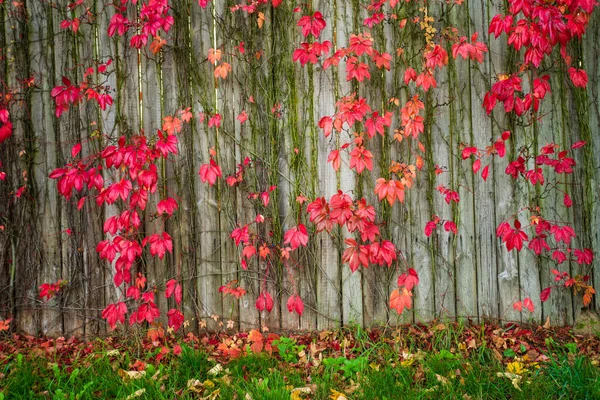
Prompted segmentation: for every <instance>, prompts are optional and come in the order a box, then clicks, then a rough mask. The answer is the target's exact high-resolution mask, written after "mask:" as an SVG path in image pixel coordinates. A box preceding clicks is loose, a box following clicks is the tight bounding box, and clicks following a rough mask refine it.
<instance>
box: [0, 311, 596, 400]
mask: <svg viewBox="0 0 600 400" xmlns="http://www.w3.org/2000/svg"><path fill="white" fill-rule="evenodd" d="M3 335H4V336H3V337H2V338H1V339H0V399H13V398H14V399H25V398H30V399H63V398H64V399H98V398H119V399H134V398H140V399H142V398H146V399H172V398H189V399H193V398H201V399H336V400H343V399H396V398H403V399H405V398H463V399H476V398H477V399H478V398H498V399H500V398H502V399H504V398H523V399H532V398H536V399H542V398H572V399H576V398H582V399H583V398H600V368H599V365H600V339H599V337H598V336H596V335H576V334H574V333H573V330H572V329H571V328H570V327H561V328H553V327H547V328H545V327H542V326H536V327H534V326H519V325H514V324H513V325H506V326H499V325H491V324H487V325H463V324H457V323H452V324H448V323H432V324H430V325H407V326H401V327H394V328H391V327H389V328H377V329H375V328H373V329H362V328H359V327H348V328H342V329H339V330H331V331H320V332H312V333H303V334H291V333H285V334H284V333H279V334H278V333H274V332H259V331H257V330H252V331H250V332H239V333H225V332H224V333H208V332H204V333H201V334H200V335H198V336H196V335H194V334H193V333H191V332H189V333H182V332H179V333H175V332H172V331H165V330H163V329H162V328H151V329H148V330H147V331H146V332H145V333H144V335H141V336H140V335H139V334H138V336H137V337H132V336H128V337H107V338H102V339H100V338H98V339H95V340H91V341H80V340H78V339H76V338H69V339H66V338H58V339H48V338H38V337H32V336H26V335H19V334H12V335H9V334H7V333H4V334H3Z"/></svg>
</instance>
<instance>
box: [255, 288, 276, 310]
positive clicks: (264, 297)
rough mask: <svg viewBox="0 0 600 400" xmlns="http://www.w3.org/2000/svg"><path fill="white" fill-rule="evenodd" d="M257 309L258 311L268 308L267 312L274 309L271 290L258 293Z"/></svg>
mask: <svg viewBox="0 0 600 400" xmlns="http://www.w3.org/2000/svg"><path fill="white" fill-rule="evenodd" d="M256 309H257V310H258V311H264V310H267V312H271V310H273V298H272V297H271V294H270V293H269V292H263V293H261V294H259V295H258V298H257V299H256Z"/></svg>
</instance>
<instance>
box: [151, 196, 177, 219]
mask: <svg viewBox="0 0 600 400" xmlns="http://www.w3.org/2000/svg"><path fill="white" fill-rule="evenodd" d="M177 207H178V206H177V201H175V199H174V198H172V197H169V198H167V199H165V200H161V201H159V202H158V204H157V205H156V212H157V213H158V215H162V214H164V213H166V214H168V215H169V216H170V215H173V212H174V211H175V210H177Z"/></svg>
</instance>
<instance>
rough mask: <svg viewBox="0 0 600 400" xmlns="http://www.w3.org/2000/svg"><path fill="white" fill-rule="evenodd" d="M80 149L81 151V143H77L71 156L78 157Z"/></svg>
mask: <svg viewBox="0 0 600 400" xmlns="http://www.w3.org/2000/svg"><path fill="white" fill-rule="evenodd" d="M80 151H81V143H77V144H76V145H75V146H73V148H72V149H71V157H73V158H75V157H77V155H78V154H79V152H80Z"/></svg>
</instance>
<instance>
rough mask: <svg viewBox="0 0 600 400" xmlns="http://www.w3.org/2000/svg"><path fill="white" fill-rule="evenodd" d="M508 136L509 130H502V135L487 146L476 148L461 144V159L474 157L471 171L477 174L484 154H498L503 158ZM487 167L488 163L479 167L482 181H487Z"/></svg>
mask: <svg viewBox="0 0 600 400" xmlns="http://www.w3.org/2000/svg"><path fill="white" fill-rule="evenodd" d="M509 138H510V131H504V132H502V135H501V136H500V137H499V138H498V139H496V141H495V142H494V143H492V144H491V145H490V146H487V147H486V148H485V149H478V148H477V147H474V146H470V147H468V146H463V147H462V156H461V157H462V159H463V160H466V159H468V158H471V156H474V157H475V161H473V165H472V168H473V173H474V174H477V173H478V172H479V170H480V169H481V160H482V159H483V158H484V157H486V156H491V157H493V156H496V155H497V156H498V157H500V158H503V157H504V156H505V155H506V143H505V142H506V141H507V140H508V139H509ZM489 167H490V164H488V165H486V166H485V167H483V169H481V178H482V179H483V180H484V181H487V178H488V175H489Z"/></svg>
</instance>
